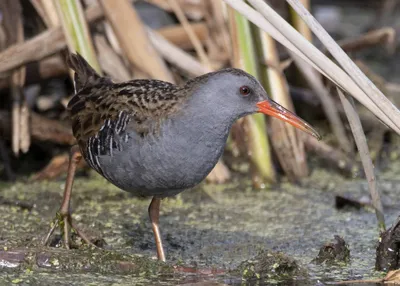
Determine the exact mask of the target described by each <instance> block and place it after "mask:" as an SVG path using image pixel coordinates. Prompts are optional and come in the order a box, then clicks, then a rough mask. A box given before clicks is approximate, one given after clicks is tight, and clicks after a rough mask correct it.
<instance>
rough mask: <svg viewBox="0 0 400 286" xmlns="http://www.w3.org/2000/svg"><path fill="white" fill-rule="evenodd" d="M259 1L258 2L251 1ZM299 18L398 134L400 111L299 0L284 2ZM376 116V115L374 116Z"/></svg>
mask: <svg viewBox="0 0 400 286" xmlns="http://www.w3.org/2000/svg"><path fill="white" fill-rule="evenodd" d="M253 1H259V0H251V2H253ZM286 1H287V2H288V3H289V4H290V5H291V6H292V7H293V9H294V10H296V12H297V13H298V14H299V16H300V17H302V19H303V20H304V21H305V22H306V23H307V25H308V26H309V27H310V28H311V30H312V31H313V32H314V33H315V35H316V36H317V37H318V38H319V39H320V40H321V42H322V43H323V44H324V45H325V46H326V47H327V49H328V50H329V52H330V53H331V54H332V56H333V57H334V58H335V59H336V60H337V61H338V62H339V64H340V65H341V66H342V67H343V69H344V70H345V71H346V72H347V73H348V75H349V76H350V77H351V78H352V79H353V82H354V83H355V84H356V85H358V87H359V88H360V89H361V90H362V91H363V92H364V94H366V95H367V98H369V100H370V101H372V102H373V104H374V105H375V109H378V110H380V111H381V112H382V113H383V114H384V115H385V118H386V120H385V123H386V124H388V125H389V126H391V127H392V129H394V130H395V131H396V132H398V133H399V134H400V111H399V110H398V109H397V108H396V107H395V106H394V105H393V104H392V103H391V102H390V101H389V100H388V99H387V98H386V97H385V95H384V94H383V93H382V92H381V91H380V90H379V89H378V88H377V87H376V86H375V85H374V84H373V83H372V82H371V81H370V80H369V79H368V78H367V77H366V76H365V75H364V74H363V72H362V71H361V70H360V69H359V68H358V67H357V65H356V64H355V63H354V62H353V61H352V60H351V59H350V58H349V56H348V55H347V54H346V53H345V52H344V51H343V50H342V49H341V48H340V46H339V45H338V44H337V43H336V42H335V41H334V40H333V39H332V37H331V36H330V35H329V34H328V33H327V32H326V31H325V30H324V29H323V28H322V26H321V25H320V24H319V23H318V22H317V21H316V20H315V18H314V17H313V16H312V15H311V14H310V13H309V12H308V11H307V9H305V8H304V6H303V5H302V4H301V3H300V2H299V0H286ZM375 115H377V114H375Z"/></svg>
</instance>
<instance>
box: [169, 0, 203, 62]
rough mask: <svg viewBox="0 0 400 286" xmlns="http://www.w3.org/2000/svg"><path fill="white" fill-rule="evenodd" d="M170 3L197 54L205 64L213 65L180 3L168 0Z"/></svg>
mask: <svg viewBox="0 0 400 286" xmlns="http://www.w3.org/2000/svg"><path fill="white" fill-rule="evenodd" d="M168 3H169V5H170V6H171V8H172V10H173V11H174V13H175V15H176V17H177V18H178V20H179V22H180V23H181V25H182V26H183V28H184V29H185V31H186V33H187V34H188V36H189V39H190V41H191V42H192V43H193V46H194V49H195V51H196V53H197V55H198V56H199V58H200V61H201V62H202V63H203V65H205V66H207V67H211V63H210V60H209V59H208V57H207V54H206V52H205V50H204V47H203V45H202V44H201V42H200V40H199V38H198V37H197V35H196V34H195V33H194V31H193V29H192V27H191V26H190V24H189V21H188V20H187V18H186V16H185V14H184V13H183V11H182V8H181V7H180V5H179V3H178V2H177V1H176V0H168Z"/></svg>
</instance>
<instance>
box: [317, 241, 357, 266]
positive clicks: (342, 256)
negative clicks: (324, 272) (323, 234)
mask: <svg viewBox="0 0 400 286" xmlns="http://www.w3.org/2000/svg"><path fill="white" fill-rule="evenodd" d="M349 260H350V249H349V246H348V245H347V244H346V242H345V241H344V239H343V238H341V237H340V236H338V235H335V236H334V240H333V241H331V242H328V243H326V244H325V245H324V246H322V247H321V248H320V250H319V253H318V256H317V257H316V258H315V259H314V260H313V262H315V263H317V264H322V263H326V264H335V263H341V262H344V263H347V262H349Z"/></svg>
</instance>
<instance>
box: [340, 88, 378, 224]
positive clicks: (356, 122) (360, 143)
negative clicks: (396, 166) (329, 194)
mask: <svg viewBox="0 0 400 286" xmlns="http://www.w3.org/2000/svg"><path fill="white" fill-rule="evenodd" d="M337 91H338V94H339V97H340V100H341V101H342V104H343V108H344V111H345V113H346V116H347V119H348V120H349V123H350V128H351V131H352V132H353V135H354V139H355V141H356V145H357V148H358V152H359V153H360V157H361V162H362V165H363V167H364V172H365V176H366V177H367V181H368V187H369V191H370V193H371V198H372V205H373V207H374V209H375V214H376V218H377V220H378V226H379V229H380V231H381V232H383V231H385V230H386V226H385V216H384V214H383V206H382V202H381V198H380V194H379V190H378V188H377V185H376V178H375V174H374V165H373V164H372V160H371V157H370V155H369V149H368V144H367V139H366V138H365V134H364V131H363V128H362V125H361V121H360V117H359V116H358V114H357V111H356V109H355V107H354V102H353V99H352V98H351V97H349V96H345V95H344V94H343V92H342V90H341V89H339V88H337Z"/></svg>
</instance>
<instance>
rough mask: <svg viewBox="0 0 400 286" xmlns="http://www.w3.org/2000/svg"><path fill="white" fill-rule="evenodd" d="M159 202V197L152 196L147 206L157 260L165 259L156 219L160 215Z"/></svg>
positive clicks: (157, 219)
mask: <svg viewBox="0 0 400 286" xmlns="http://www.w3.org/2000/svg"><path fill="white" fill-rule="evenodd" d="M160 204H161V199H159V198H156V197H153V199H152V200H151V203H150V206H149V216H150V221H151V226H152V228H153V232H154V239H155V241H156V246H157V257H158V260H161V261H165V254H164V248H163V245H162V240H161V235H160V228H159V227H158V221H159V217H160Z"/></svg>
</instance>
